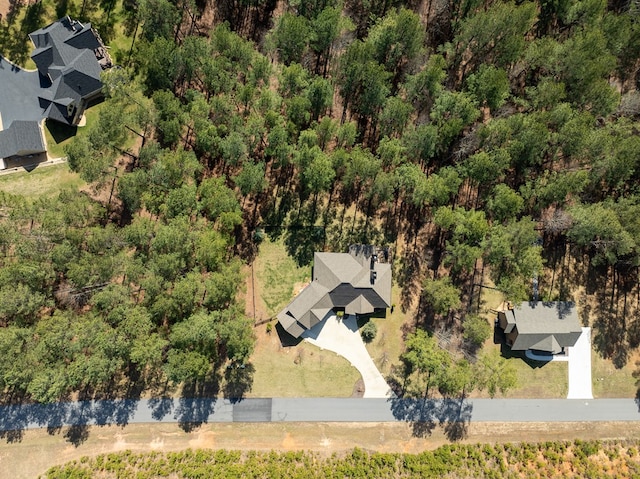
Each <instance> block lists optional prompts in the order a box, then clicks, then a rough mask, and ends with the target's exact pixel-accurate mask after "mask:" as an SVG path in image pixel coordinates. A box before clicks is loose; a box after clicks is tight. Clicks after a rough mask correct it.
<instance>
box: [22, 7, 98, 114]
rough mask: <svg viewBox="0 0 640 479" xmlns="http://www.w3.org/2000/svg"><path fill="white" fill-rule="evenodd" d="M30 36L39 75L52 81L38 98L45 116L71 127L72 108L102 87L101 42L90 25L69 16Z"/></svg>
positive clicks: (32, 55) (33, 57) (32, 56)
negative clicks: (99, 57) (99, 53)
mask: <svg viewBox="0 0 640 479" xmlns="http://www.w3.org/2000/svg"><path fill="white" fill-rule="evenodd" d="M29 37H30V38H31V40H32V41H33V44H34V46H35V50H34V51H33V53H32V54H31V58H32V59H33V61H34V62H35V64H36V66H37V67H38V71H39V72H40V74H41V75H43V76H45V77H47V76H48V77H49V78H50V79H51V86H50V87H49V88H46V89H43V91H42V94H41V95H40V104H41V105H42V108H43V109H44V116H45V117H46V118H51V119H53V120H56V121H60V122H63V123H69V124H71V123H72V122H73V119H74V114H73V107H78V106H79V104H80V102H81V100H83V99H86V98H88V97H90V96H92V95H94V94H96V93H97V92H99V91H100V89H101V88H102V82H101V81H100V73H101V72H102V66H101V65H100V63H99V60H98V56H99V55H98V54H97V53H96V52H97V51H99V50H101V49H103V48H104V47H103V45H102V42H101V41H100V38H99V37H98V36H97V34H96V32H95V31H94V30H93V29H92V28H91V24H90V23H86V24H82V23H80V22H78V21H75V20H71V19H70V18H69V17H68V16H67V17H64V18H61V19H60V20H58V21H57V22H54V23H52V24H51V25H48V26H46V27H44V28H41V29H40V30H36V31H35V32H32V33H30V34H29Z"/></svg>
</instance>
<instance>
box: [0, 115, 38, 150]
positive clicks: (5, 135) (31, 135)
mask: <svg viewBox="0 0 640 479" xmlns="http://www.w3.org/2000/svg"><path fill="white" fill-rule="evenodd" d="M43 151H45V146H44V140H43V139H42V130H41V129H40V125H39V124H38V122H37V121H20V120H16V121H14V122H12V123H11V125H10V126H9V128H7V129H6V130H2V131H0V158H9V157H10V156H16V155H30V154H34V153H42V152H43Z"/></svg>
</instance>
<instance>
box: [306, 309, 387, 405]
mask: <svg viewBox="0 0 640 479" xmlns="http://www.w3.org/2000/svg"><path fill="white" fill-rule="evenodd" d="M302 337H303V338H304V339H305V340H306V341H308V342H310V343H311V344H313V345H315V346H318V347H319V348H321V349H328V350H329V351H333V352H334V353H337V354H339V355H340V356H342V357H344V358H345V359H346V360H347V361H349V362H350V363H351V364H352V365H353V367H355V368H356V369H357V370H358V371H359V372H360V375H361V376H362V380H363V381H364V397H365V398H388V397H393V392H392V391H391V388H389V385H388V384H387V383H386V381H385V380H384V378H383V377H382V374H380V371H378V368H377V367H376V365H375V363H374V362H373V360H372V359H371V356H370V355H369V352H368V351H367V348H366V347H365V345H364V343H363V342H362V337H361V336H360V332H359V331H358V324H357V321H356V317H355V316H345V317H344V318H343V319H342V320H341V321H339V320H338V318H337V317H336V315H335V314H330V316H329V317H327V318H326V319H325V320H324V321H323V322H321V323H319V324H317V325H316V326H315V327H313V328H311V329H310V330H309V331H306V332H305V333H304V334H303V335H302Z"/></svg>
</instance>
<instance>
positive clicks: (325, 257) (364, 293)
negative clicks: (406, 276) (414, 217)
mask: <svg viewBox="0 0 640 479" xmlns="http://www.w3.org/2000/svg"><path fill="white" fill-rule="evenodd" d="M375 251H376V250H375V248H374V247H373V246H368V245H353V246H351V248H349V253H315V254H314V258H313V275H312V276H313V281H311V283H310V284H309V285H308V286H307V287H306V288H305V289H303V290H302V291H301V292H300V294H298V296H296V297H295V298H294V299H293V301H291V303H289V304H288V305H287V307H286V308H284V309H283V310H282V311H281V312H280V313H279V314H278V321H279V322H280V324H281V325H282V327H283V328H284V329H285V331H287V332H288V333H289V334H291V335H292V336H293V337H295V338H298V337H300V335H302V333H304V332H305V331H306V330H308V329H311V328H313V327H314V326H315V325H317V324H319V323H321V322H322V321H324V320H325V319H326V317H327V316H328V314H329V313H333V312H335V311H336V310H343V311H344V312H345V314H348V315H351V314H353V315H358V314H370V313H374V312H376V311H379V310H383V309H386V308H389V307H390V306H391V265H390V264H388V263H382V262H380V261H378V255H377V254H376V252H375Z"/></svg>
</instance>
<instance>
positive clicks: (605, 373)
mask: <svg viewBox="0 0 640 479" xmlns="http://www.w3.org/2000/svg"><path fill="white" fill-rule="evenodd" d="M636 360H637V359H632V360H630V361H628V362H627V364H626V365H625V366H624V367H623V368H620V369H618V368H616V367H615V366H614V365H613V363H612V362H611V361H609V360H607V359H604V358H603V357H602V356H600V355H599V354H598V353H597V352H596V351H592V352H591V375H592V378H593V397H595V398H629V397H635V395H636V391H637V389H638V388H637V387H636V380H635V378H634V377H633V376H632V374H633V372H634V370H635V369H636V366H635V361H636Z"/></svg>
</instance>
